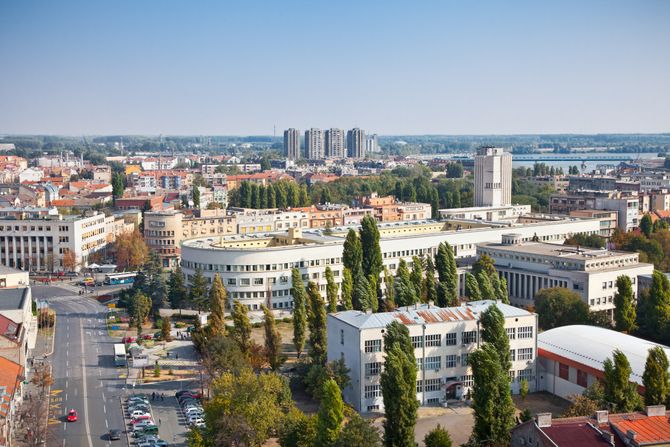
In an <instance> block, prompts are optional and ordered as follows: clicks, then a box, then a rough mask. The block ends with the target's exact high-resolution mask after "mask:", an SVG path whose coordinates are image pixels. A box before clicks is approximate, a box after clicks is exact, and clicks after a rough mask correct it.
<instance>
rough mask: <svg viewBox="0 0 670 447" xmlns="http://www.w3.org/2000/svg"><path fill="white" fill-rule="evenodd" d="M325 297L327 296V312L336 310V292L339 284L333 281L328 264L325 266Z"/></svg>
mask: <svg viewBox="0 0 670 447" xmlns="http://www.w3.org/2000/svg"><path fill="white" fill-rule="evenodd" d="M326 283H327V284H326V297H328V312H337V292H338V289H339V286H338V285H337V283H336V282H335V277H334V276H333V271H332V270H331V269H330V266H328V267H326Z"/></svg>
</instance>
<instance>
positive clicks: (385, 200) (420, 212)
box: [354, 192, 432, 222]
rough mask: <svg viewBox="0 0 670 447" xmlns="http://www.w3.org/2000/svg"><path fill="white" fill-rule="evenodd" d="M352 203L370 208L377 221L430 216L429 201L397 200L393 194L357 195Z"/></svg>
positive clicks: (418, 218) (396, 220) (399, 220)
mask: <svg viewBox="0 0 670 447" xmlns="http://www.w3.org/2000/svg"><path fill="white" fill-rule="evenodd" d="M354 203H355V205H357V206H359V207H361V208H371V209H372V210H373V213H372V215H373V216H374V218H375V219H377V221H379V222H402V221H410V220H425V219H430V218H431V216H432V207H431V206H430V204H429V203H419V202H398V201H396V198H395V197H394V196H385V197H379V195H378V194H377V193H376V192H375V193H372V194H370V195H369V196H365V197H358V198H357V199H356V200H355V202H354Z"/></svg>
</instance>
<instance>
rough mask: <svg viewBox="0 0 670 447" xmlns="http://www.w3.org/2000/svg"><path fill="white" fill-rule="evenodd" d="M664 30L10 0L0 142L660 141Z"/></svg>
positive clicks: (665, 97) (463, 9)
mask: <svg viewBox="0 0 670 447" xmlns="http://www.w3.org/2000/svg"><path fill="white" fill-rule="evenodd" d="M352 8H355V9H356V11H357V14H348V13H347V12H348V11H349V10H351V9H352ZM669 17H670V3H667V2H661V1H652V0H649V1H644V2H628V1H622V2H617V3H614V4H612V3H609V2H604V1H595V2H589V3H588V4H582V3H580V2H544V3H542V4H541V5H539V4H536V3H533V2H517V3H514V4H509V3H503V2H493V1H488V2H482V3H477V4H476V5H473V4H457V3H452V2H425V3H421V4H419V5H417V4H410V3H406V2H387V3H384V7H383V8H382V7H380V6H378V5H376V4H373V3H363V4H359V3H353V2H349V3H346V2H345V3H338V4H337V5H334V4H327V3H324V4H321V5H320V6H319V7H318V8H308V7H307V6H306V4H304V3H302V2H282V3H281V4H274V3H271V2H255V3H253V4H247V3H244V4H235V5H229V4H215V3H202V4H196V5H193V4H177V3H162V2H161V3H158V2H151V1H148V2H142V3H141V4H137V3H134V2H117V3H114V4H113V5H104V4H89V3H84V2H59V3H58V4H49V3H42V4H34V3H25V2H11V1H10V2H4V3H3V4H2V5H0V56H2V58H3V71H2V74H0V80H1V81H2V82H0V97H2V98H3V103H2V106H1V107H0V123H2V124H1V125H0V133H11V134H35V133H37V134H58V135H82V134H84V135H93V134H95V135H100V134H125V135H132V134H141V135H158V134H164V135H198V134H205V135H272V134H273V128H274V126H276V129H277V130H278V132H281V131H280V130H279V129H286V128H289V127H297V128H301V129H308V128H311V127H314V128H322V129H327V128H330V127H332V126H333V125H334V124H335V125H336V126H337V127H338V128H346V129H350V128H356V127H360V128H364V129H371V130H374V132H376V133H378V134H380V135H491V134H497V135H509V134H562V133H575V134H591V133H659V132H668V131H669V130H670V129H669V128H668V124H667V123H668V117H669V116H670V106H669V105H668V104H670V85H669V84H668V83H667V82H666V81H665V80H666V79H668V78H670V60H668V58H667V57H663V54H668V53H670V29H668V27H667V26H666V24H667V21H668V18H669ZM305 55H309V63H307V64H306V63H304V62H305ZM338 57H339V60H340V62H341V66H342V67H344V68H342V69H333V67H334V65H333V63H334V61H335V60H337V58H338ZM352 67H357V68H356V73H355V75H354V74H351V73H350V72H349V70H351V69H352ZM316 92H319V93H321V94H323V95H325V96H324V98H327V100H320V101H317V100H315V99H316V96H315V95H316ZM277 135H279V133H278V134H277Z"/></svg>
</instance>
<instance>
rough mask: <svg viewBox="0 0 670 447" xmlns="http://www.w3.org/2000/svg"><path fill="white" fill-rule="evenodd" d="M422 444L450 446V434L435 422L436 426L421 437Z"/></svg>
mask: <svg viewBox="0 0 670 447" xmlns="http://www.w3.org/2000/svg"><path fill="white" fill-rule="evenodd" d="M423 444H424V445H425V446H426V447H451V436H449V432H448V431H447V430H445V429H444V428H442V426H441V425H440V424H437V427H435V428H434V429H432V430H431V431H429V432H428V433H427V434H426V436H425V437H424V438H423Z"/></svg>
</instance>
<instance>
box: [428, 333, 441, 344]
mask: <svg viewBox="0 0 670 447" xmlns="http://www.w3.org/2000/svg"><path fill="white" fill-rule="evenodd" d="M426 346H442V336H441V335H440V334H432V335H426Z"/></svg>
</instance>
